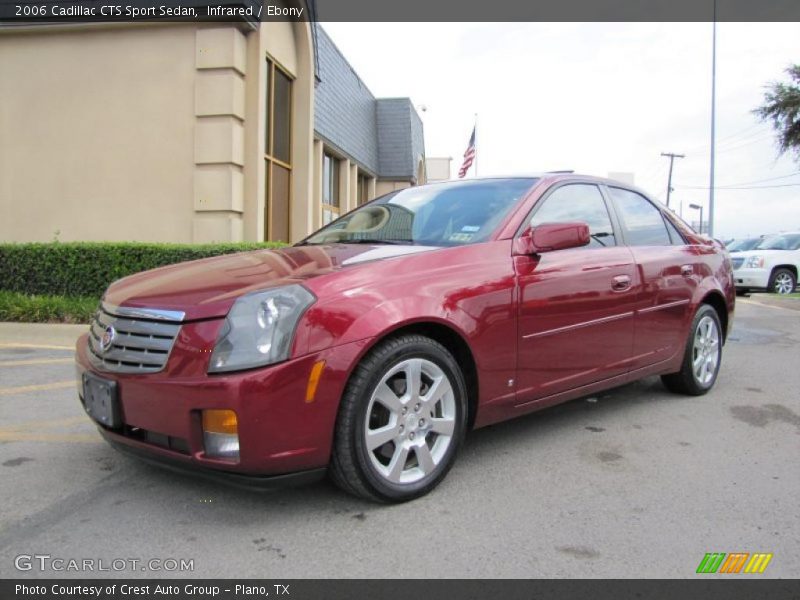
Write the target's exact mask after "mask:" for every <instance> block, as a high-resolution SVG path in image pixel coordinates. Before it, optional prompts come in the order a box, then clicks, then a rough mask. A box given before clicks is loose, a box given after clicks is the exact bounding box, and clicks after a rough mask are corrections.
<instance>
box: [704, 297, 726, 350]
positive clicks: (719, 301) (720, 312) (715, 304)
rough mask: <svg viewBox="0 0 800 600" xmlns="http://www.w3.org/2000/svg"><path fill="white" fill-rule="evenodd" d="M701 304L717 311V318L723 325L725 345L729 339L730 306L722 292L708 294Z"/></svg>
mask: <svg viewBox="0 0 800 600" xmlns="http://www.w3.org/2000/svg"><path fill="white" fill-rule="evenodd" d="M700 303H701V304H708V305H709V306H711V308H713V309H714V310H715V311H717V316H718V317H719V321H720V323H721V324H722V342H723V343H725V341H726V340H727V338H728V319H729V314H728V305H727V303H726V302H725V298H724V296H723V295H722V294H721V293H720V292H718V291H716V290H714V291H711V292H708V293H707V294H706V295H705V296H703V299H702V300H701V301H700Z"/></svg>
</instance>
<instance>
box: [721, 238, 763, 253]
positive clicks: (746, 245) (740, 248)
mask: <svg viewBox="0 0 800 600" xmlns="http://www.w3.org/2000/svg"><path fill="white" fill-rule="evenodd" d="M760 241H761V238H750V239H746V240H733V241H732V242H731V243H730V244H728V252H746V251H747V250H752V249H753V248H755V247H756V246H758V243H759V242H760Z"/></svg>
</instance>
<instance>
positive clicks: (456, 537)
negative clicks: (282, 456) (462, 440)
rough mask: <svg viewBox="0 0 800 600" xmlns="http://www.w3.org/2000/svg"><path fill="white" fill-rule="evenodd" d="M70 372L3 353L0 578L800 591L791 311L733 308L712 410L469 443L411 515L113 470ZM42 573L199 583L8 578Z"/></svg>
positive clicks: (654, 408)
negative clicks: (183, 568)
mask: <svg viewBox="0 0 800 600" xmlns="http://www.w3.org/2000/svg"><path fill="white" fill-rule="evenodd" d="M797 303H798V306H800V301H797ZM71 356H72V352H71V350H70V349H68V348H66V349H65V348H63V347H59V346H58V345H53V344H49V345H48V344H42V343H33V344H30V345H29V346H21V345H20V344H19V343H17V342H13V343H12V342H8V341H6V340H2V339H0V477H1V478H2V479H1V480H2V486H0V577H26V578H33V577H61V576H64V577H86V576H105V575H109V576H131V577H162V576H170V577H175V576H187V577H188V576H191V577H237V576H240V577H261V578H278V577H280V578H295V577H296V578H305V577H422V578H427V577H522V578H528V577H573V578H581V577H694V576H696V575H695V569H696V568H697V565H698V564H699V562H700V560H701V559H702V558H703V556H704V554H705V553H707V552H751V553H753V552H769V553H773V555H774V557H773V559H772V561H771V562H770V564H769V566H768V568H767V569H766V571H765V573H764V574H763V575H756V576H755V577H796V576H797V574H798V573H800V536H798V531H800V502H798V496H799V495H800V468H798V464H797V462H798V458H800V452H799V451H800V368H799V367H800V360H798V359H800V312H798V311H795V310H791V309H788V308H785V307H780V306H766V305H762V304H757V303H755V302H754V301H753V300H743V301H740V302H738V304H737V314H736V317H735V325H734V330H733V332H732V334H731V338H730V341H729V343H728V345H727V346H726V348H725V352H724V356H723V365H722V372H721V374H720V377H719V381H718V384H717V386H716V388H715V389H714V390H713V391H712V392H711V393H710V394H708V395H707V396H705V397H702V398H688V397H682V396H677V395H673V394H670V393H668V392H666V391H665V390H664V388H663V387H662V386H661V384H660V382H659V380H658V379H657V378H650V379H647V380H644V381H642V382H638V383H635V384H632V385H628V386H625V387H622V388H618V389H616V390H612V391H610V392H607V393H603V394H600V395H598V396H595V397H592V398H584V399H580V400H576V401H573V402H570V403H568V404H565V405H562V406H559V407H555V408H553V409H549V410H546V411H543V412H540V413H537V414H534V415H531V416H528V417H524V418H521V419H518V420H516V421H512V422H508V423H504V424H500V425H496V426H493V427H490V428H487V429H483V430H479V431H476V432H473V433H472V434H471V435H470V436H469V437H468V440H467V443H466V445H465V447H464V449H463V451H462V453H461V455H460V457H459V460H458V462H457V464H456V466H455V467H454V469H453V470H452V471H451V473H450V474H449V476H448V477H447V479H446V480H445V481H444V483H443V484H442V485H441V486H440V487H439V488H438V489H437V490H436V491H434V493H432V494H431V495H429V496H427V497H425V498H422V499H420V500H417V501H414V502H411V503H408V504H404V505H400V506H379V505H374V504H369V503H366V502H362V501H359V500H356V499H354V498H351V497H349V496H347V495H345V494H343V493H341V492H339V491H338V490H337V489H336V488H334V487H333V486H332V485H330V484H328V483H320V484H316V485H312V486H308V487H303V488H298V489H291V490H283V491H280V492H274V493H267V494H264V493H256V492H247V491H240V490H237V489H230V488H226V487H224V486H222V485H219V484H215V483H209V482H205V481H202V480H197V479H193V478H190V477H184V476H178V475H173V474H171V473H168V472H163V471H161V470H159V469H156V468H154V467H151V466H147V465H144V464H141V463H139V462H137V461H135V460H134V459H129V458H126V457H124V456H121V455H119V454H117V453H116V452H114V451H113V450H112V449H111V448H110V447H108V446H106V445H105V444H104V443H103V442H102V441H101V440H100V437H99V435H98V434H97V433H96V431H95V429H94V427H93V426H92V425H91V424H90V422H89V420H88V418H87V417H86V416H85V415H84V413H83V410H82V409H81V407H80V405H79V402H78V400H77V396H76V388H75V384H74V382H73V381H72V380H73V378H74V371H73V366H72V361H71ZM34 554H40V555H41V554H44V555H50V556H51V557H53V558H64V559H73V558H74V559H79V560H82V559H104V560H105V561H107V563H110V562H111V561H112V560H113V559H120V558H121V559H130V558H134V559H138V560H142V561H147V560H149V559H152V558H155V559H162V560H164V559H170V558H172V559H177V560H180V559H192V560H193V561H194V570H193V571H191V572H182V573H181V572H153V571H141V567H137V568H136V569H135V570H133V569H129V568H126V570H123V571H121V572H106V573H96V572H95V573H80V572H54V571H45V572H42V571H39V570H38V569H36V568H34V569H32V570H30V571H25V572H20V571H18V570H17V569H16V568H15V566H14V563H15V557H17V556H18V555H34ZM705 577H708V575H706V576H705ZM738 577H749V575H738Z"/></svg>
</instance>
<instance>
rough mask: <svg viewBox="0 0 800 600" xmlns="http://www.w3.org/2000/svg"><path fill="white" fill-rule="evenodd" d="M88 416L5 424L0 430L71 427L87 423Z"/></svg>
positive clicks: (4, 431) (5, 431) (3, 431)
mask: <svg viewBox="0 0 800 600" xmlns="http://www.w3.org/2000/svg"><path fill="white" fill-rule="evenodd" d="M89 422H90V421H89V420H88V417H86V415H82V416H80V417H66V418H64V419H42V420H36V421H25V422H23V423H18V424H15V425H7V426H5V427H0V432H2V433H8V432H11V431H34V430H40V429H56V428H58V427H71V426H73V425H81V424H83V423H89Z"/></svg>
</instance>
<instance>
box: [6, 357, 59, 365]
mask: <svg viewBox="0 0 800 600" xmlns="http://www.w3.org/2000/svg"><path fill="white" fill-rule="evenodd" d="M71 362H74V359H72V358H32V359H30V360H0V367H27V366H30V365H65V364H67V363H71Z"/></svg>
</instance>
